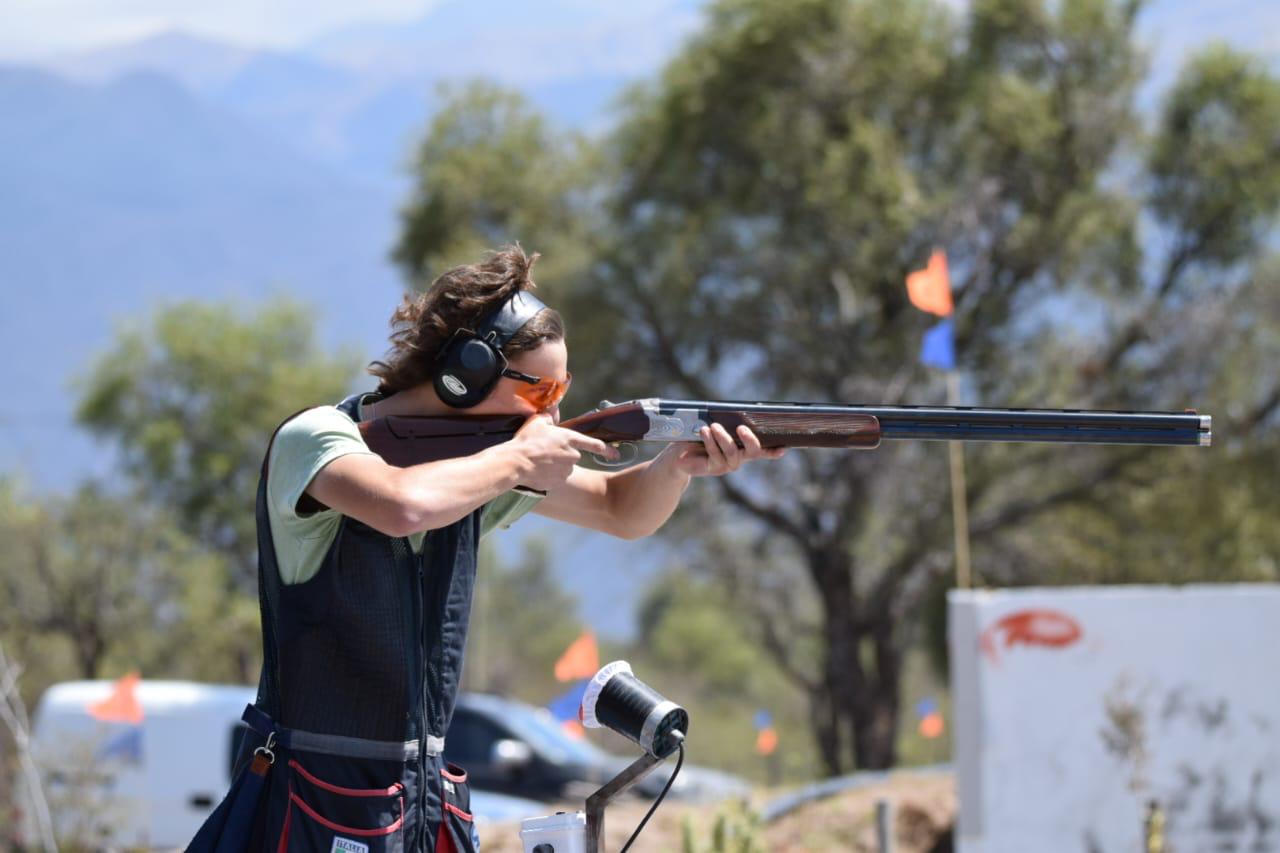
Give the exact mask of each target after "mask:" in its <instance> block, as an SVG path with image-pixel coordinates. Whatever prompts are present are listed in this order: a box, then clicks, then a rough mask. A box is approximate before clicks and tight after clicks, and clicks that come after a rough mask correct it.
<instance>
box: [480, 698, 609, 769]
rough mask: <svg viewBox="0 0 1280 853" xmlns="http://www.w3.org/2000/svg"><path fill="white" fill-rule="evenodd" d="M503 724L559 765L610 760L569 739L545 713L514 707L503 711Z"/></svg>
mask: <svg viewBox="0 0 1280 853" xmlns="http://www.w3.org/2000/svg"><path fill="white" fill-rule="evenodd" d="M502 719H503V722H505V723H506V724H507V725H509V726H510V727H511V729H512V730H513V731H514V732H515V733H516V734H517V735H519V736H520V737H521V738H523V739H524V740H526V741H528V742H529V745H530V746H532V747H533V748H534V749H536V750H538V751H539V752H542V753H546V754H547V755H548V757H549V758H551V759H552V760H554V761H556V762H562V761H577V762H581V763H584V764H594V763H596V762H599V761H600V760H601V759H604V760H608V759H609V758H610V757H611V756H609V754H608V753H606V752H605V751H604V750H602V749H600V748H599V747H597V746H595V745H594V744H592V743H591V742H590V741H586V740H579V739H578V738H575V737H572V736H570V735H569V734H568V733H567V732H566V731H565V730H564V729H562V728H560V724H559V723H557V722H556V720H555V718H554V717H552V716H551V714H550V713H549V712H547V711H545V710H541V709H537V708H528V707H524V706H521V705H516V704H514V703H513V704H511V705H509V706H508V707H506V708H504V709H503V713H502Z"/></svg>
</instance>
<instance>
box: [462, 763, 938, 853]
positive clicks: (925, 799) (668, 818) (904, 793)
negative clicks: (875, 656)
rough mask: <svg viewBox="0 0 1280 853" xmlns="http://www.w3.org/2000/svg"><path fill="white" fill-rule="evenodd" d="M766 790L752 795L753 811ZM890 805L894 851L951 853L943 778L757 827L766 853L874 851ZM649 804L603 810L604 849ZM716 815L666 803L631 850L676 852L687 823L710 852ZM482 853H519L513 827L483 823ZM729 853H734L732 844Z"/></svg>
mask: <svg viewBox="0 0 1280 853" xmlns="http://www.w3.org/2000/svg"><path fill="white" fill-rule="evenodd" d="M771 794H772V792H762V793H761V794H759V795H757V797H756V798H755V802H756V804H757V805H759V804H761V803H763V802H765V801H766V800H768V799H769V798H770V797H771ZM880 799H887V800H889V801H890V802H892V803H893V804H894V810H895V818H896V819H895V822H894V823H895V830H896V836H897V846H896V848H895V853H944V851H945V853H949V852H950V850H951V847H950V844H949V841H947V840H946V839H947V837H948V836H947V832H948V831H949V829H950V827H951V826H952V824H953V823H954V821H955V814H956V793H955V781H954V779H952V778H951V777H949V776H942V777H928V778H912V777H900V778H891V779H890V780H889V781H888V782H886V783H885V784H883V785H876V786H874V787H869V788H863V789H860V790H857V791H853V792H850V793H846V794H840V795H837V796H835V797H830V798H828V799H824V800H818V801H816V802H813V803H809V804H808V805H805V806H802V807H801V808H799V809H797V810H796V811H794V812H791V813H790V814H788V815H786V816H785V817H783V818H781V819H780V820H778V821H776V822H774V823H772V824H770V825H768V826H766V827H763V828H762V829H761V830H760V835H761V836H762V838H763V841H764V849H765V850H768V851H770V853H808V851H853V853H875V851H876V849H877V848H876V835H875V807H876V801H877V800H880ZM648 807H649V803H648V802H647V801H642V800H626V801H624V802H621V803H618V804H615V805H613V806H610V807H609V811H608V812H607V813H606V821H605V838H606V842H605V845H604V849H605V850H606V851H609V853H616V851H618V850H621V849H622V845H623V844H625V843H626V840H627V838H628V837H629V836H630V835H631V832H632V831H633V830H634V829H635V827H636V824H638V823H639V822H640V819H641V818H642V817H644V813H645V810H646V809H648ZM580 808H582V804H581V803H575V804H563V805H560V806H549V807H548V808H547V811H546V814H553V813H555V812H556V811H558V810H564V811H572V810H576V809H580ZM719 813H720V810H719V809H717V807H715V806H686V805H683V804H680V803H665V804H663V805H662V806H659V807H658V811H657V813H656V814H654V816H653V819H652V820H650V821H649V824H648V825H647V826H646V827H645V829H644V832H643V833H641V835H640V838H639V839H638V840H637V841H636V843H635V845H633V846H632V848H631V849H632V850H633V851H638V853H646V851H653V853H667V852H668V851H672V852H673V853H679V851H681V838H682V833H683V830H682V827H683V825H684V823H685V821H686V820H688V821H689V822H690V824H691V826H692V829H693V838H694V839H695V840H696V842H697V844H698V847H697V848H696V850H697V853H704V851H711V849H712V848H711V827H712V824H713V823H714V821H715V819H716V817H717V815H718V814H719ZM480 840H481V847H482V848H483V850H484V851H485V853H521V851H522V849H523V848H522V847H521V845H520V825H519V823H501V824H489V825H487V826H485V827H483V829H482V831H481V839H480ZM729 849H730V850H736V849H737V848H736V847H734V846H732V845H731V846H730V848H729Z"/></svg>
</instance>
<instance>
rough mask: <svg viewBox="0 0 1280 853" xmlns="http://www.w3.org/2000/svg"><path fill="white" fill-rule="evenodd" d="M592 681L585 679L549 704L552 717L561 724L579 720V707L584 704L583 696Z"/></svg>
mask: <svg viewBox="0 0 1280 853" xmlns="http://www.w3.org/2000/svg"><path fill="white" fill-rule="evenodd" d="M590 681H591V679H589V678H584V679H583V680H582V681H579V682H577V683H576V684H574V685H573V686H572V687H570V688H569V689H568V690H566V691H565V692H564V693H561V694H560V695H559V696H557V697H556V698H554V699H552V700H551V701H550V702H548V703H547V708H548V709H549V710H550V711H551V715H552V716H553V717H555V718H556V719H557V720H559V721H560V722H565V721H567V720H577V719H578V706H579V705H581V704H582V696H583V694H585V693H586V692H587V683H588V682H590Z"/></svg>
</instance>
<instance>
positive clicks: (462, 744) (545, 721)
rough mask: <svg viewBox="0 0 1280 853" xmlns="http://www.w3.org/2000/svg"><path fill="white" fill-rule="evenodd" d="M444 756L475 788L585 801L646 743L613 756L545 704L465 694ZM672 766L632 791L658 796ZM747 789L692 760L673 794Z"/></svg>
mask: <svg viewBox="0 0 1280 853" xmlns="http://www.w3.org/2000/svg"><path fill="white" fill-rule="evenodd" d="M445 757H446V758H448V760H450V761H453V762H456V763H458V764H460V765H462V766H463V767H464V768H466V770H467V773H468V774H469V778H470V781H471V784H472V786H473V787H475V788H479V789H482V790H488V791H497V792H499V793H504V794H511V795H514V796H518V797H529V798H531V799H538V800H546V801H554V800H566V799H585V798H586V796H587V795H588V794H590V793H591V792H592V791H594V790H595V789H596V788H599V787H600V786H601V785H603V784H604V783H605V782H607V781H609V780H610V779H612V778H613V777H614V776H615V775H617V774H618V773H619V772H621V770H622V769H623V768H624V767H626V766H627V765H628V764H630V763H631V762H632V761H634V760H635V759H636V758H639V757H640V748H639V747H635V752H634V754H633V755H631V756H630V757H623V756H619V755H613V754H611V753H608V752H605V751H604V750H603V749H600V748H599V747H597V746H595V745H594V744H592V743H591V742H589V741H586V740H581V739H579V738H575V737H573V736H571V735H570V734H568V733H567V732H566V731H565V730H564V729H563V728H561V727H560V724H559V723H558V722H557V721H556V720H555V718H554V717H552V716H551V712H550V711H548V710H546V709H545V708H536V707H534V706H532V705H528V704H526V703H524V702H519V701H516V700H514V699H504V698H502V697H500V696H489V695H485V694H479V693H464V694H462V695H461V696H459V697H458V705H457V708H456V709H455V710H454V714H453V723H452V725H450V727H449V733H448V736H447V737H446V738H445ZM674 768H675V760H674V759H671V760H669V761H667V762H666V763H665V764H664V765H662V766H661V767H659V768H657V769H656V770H654V771H653V772H652V773H650V774H649V775H648V776H647V777H645V778H644V779H643V780H642V781H641V782H640V783H639V784H638V785H636V786H635V787H634V788H633V789H632V790H633V791H634V792H635V793H637V794H639V795H641V796H645V797H653V796H656V795H657V794H658V792H659V791H660V790H661V789H662V786H663V785H664V784H665V783H666V781H667V777H668V776H670V775H671V771H672V770H673V769H674ZM749 793H750V786H749V785H748V784H747V783H746V782H745V781H744V780H742V779H739V778H738V777H736V776H732V775H730V774H728V773H721V772H720V771H717V770H711V769H708V768H705V767H696V766H692V765H690V764H688V763H686V764H685V765H684V768H683V769H682V770H681V771H680V775H679V776H678V777H676V781H675V783H674V784H673V785H672V787H671V793H670V795H669V796H671V797H677V798H681V799H692V800H720V799H728V798H731V797H744V796H747V794H749Z"/></svg>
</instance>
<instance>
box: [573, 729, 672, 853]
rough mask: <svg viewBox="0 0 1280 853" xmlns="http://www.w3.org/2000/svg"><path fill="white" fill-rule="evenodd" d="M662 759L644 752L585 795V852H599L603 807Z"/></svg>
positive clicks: (650, 770)
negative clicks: (602, 784) (599, 787)
mask: <svg viewBox="0 0 1280 853" xmlns="http://www.w3.org/2000/svg"><path fill="white" fill-rule="evenodd" d="M664 760H665V759H662V758H656V757H655V756H653V755H650V754H649V753H647V752H646V753H645V754H644V755H642V756H640V757H639V758H637V759H636V760H635V761H633V762H632V763H631V764H630V765H628V766H627V768H626V769H625V770H623V771H622V772H621V773H619V774H618V775H617V776H614V777H613V778H612V779H610V780H609V781H608V782H606V783H605V785H604V787H603V788H601V789H600V790H598V791H596V792H595V793H594V794H592V795H591V796H590V797H587V853H600V842H601V841H603V840H604V807H605V806H607V805H609V803H611V802H613V801H614V800H615V799H617V797H618V796H619V795H620V794H621V793H622V792H623V791H625V790H627V789H628V788H630V787H631V786H632V785H634V784H635V783H637V782H639V781H640V780H641V779H643V778H644V777H646V776H648V775H649V774H650V773H652V772H653V769H654V768H655V767H657V766H658V765H659V764H661V763H662V762H663V761H664Z"/></svg>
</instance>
